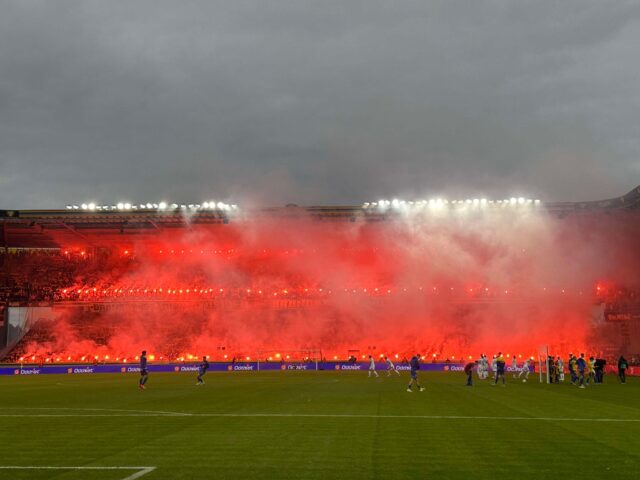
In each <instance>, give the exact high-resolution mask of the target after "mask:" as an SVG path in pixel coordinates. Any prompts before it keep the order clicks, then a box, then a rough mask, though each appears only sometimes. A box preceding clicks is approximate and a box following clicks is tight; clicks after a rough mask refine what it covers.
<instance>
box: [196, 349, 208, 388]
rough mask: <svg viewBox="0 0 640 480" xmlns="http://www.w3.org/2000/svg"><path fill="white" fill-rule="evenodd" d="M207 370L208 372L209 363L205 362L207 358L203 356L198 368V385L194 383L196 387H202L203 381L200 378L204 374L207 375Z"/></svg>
mask: <svg viewBox="0 0 640 480" xmlns="http://www.w3.org/2000/svg"><path fill="white" fill-rule="evenodd" d="M207 370H209V362H208V361H207V357H206V355H205V356H204V357H202V363H201V364H200V366H199V367H198V383H196V385H204V380H203V379H202V377H203V376H204V374H205V373H207Z"/></svg>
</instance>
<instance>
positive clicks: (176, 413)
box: [3, 407, 191, 416]
mask: <svg viewBox="0 0 640 480" xmlns="http://www.w3.org/2000/svg"><path fill="white" fill-rule="evenodd" d="M3 408H4V409H5V410H72V411H75V412H117V413H122V412H124V413H134V414H140V413H153V414H162V415H178V416H181V415H182V416H184V415H187V416H188V415H191V414H190V413H180V412H165V411H163V410H127V409H122V408H72V407H3Z"/></svg>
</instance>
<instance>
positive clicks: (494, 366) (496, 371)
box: [491, 355, 498, 379]
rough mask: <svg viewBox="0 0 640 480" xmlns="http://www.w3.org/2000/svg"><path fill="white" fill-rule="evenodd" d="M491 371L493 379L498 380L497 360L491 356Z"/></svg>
mask: <svg viewBox="0 0 640 480" xmlns="http://www.w3.org/2000/svg"><path fill="white" fill-rule="evenodd" d="M491 370H493V378H494V379H495V378H498V360H497V359H496V356H495V355H494V356H493V360H492V361H491Z"/></svg>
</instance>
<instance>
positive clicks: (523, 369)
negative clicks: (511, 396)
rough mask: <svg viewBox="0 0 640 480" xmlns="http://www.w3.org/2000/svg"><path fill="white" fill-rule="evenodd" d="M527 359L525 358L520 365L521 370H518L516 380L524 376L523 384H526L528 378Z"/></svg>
mask: <svg viewBox="0 0 640 480" xmlns="http://www.w3.org/2000/svg"><path fill="white" fill-rule="evenodd" d="M529 363H530V361H529V359H528V358H527V359H526V360H525V361H524V364H523V365H522V370H520V374H519V375H518V378H522V376H523V375H524V378H522V381H523V382H526V381H527V380H528V378H529Z"/></svg>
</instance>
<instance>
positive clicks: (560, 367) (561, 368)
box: [558, 357, 564, 382]
mask: <svg viewBox="0 0 640 480" xmlns="http://www.w3.org/2000/svg"><path fill="white" fill-rule="evenodd" d="M558 380H559V381H561V382H564V361H563V360H562V357H558Z"/></svg>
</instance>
